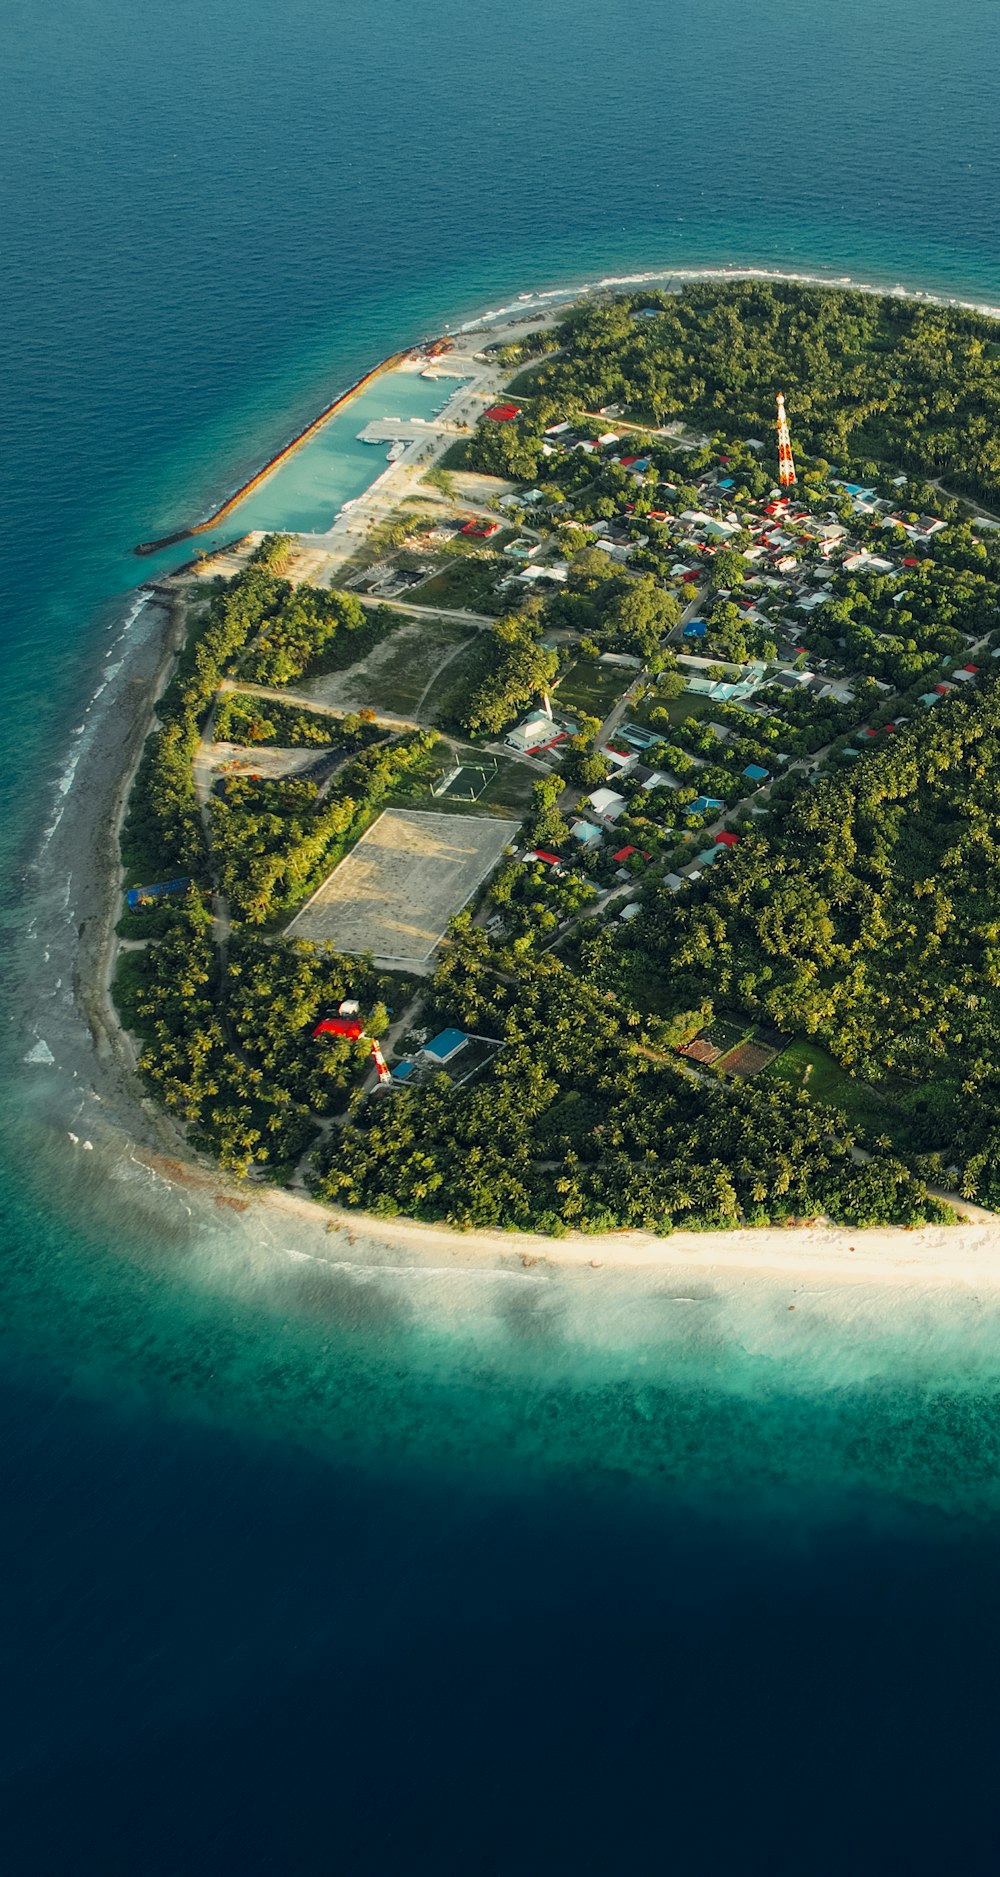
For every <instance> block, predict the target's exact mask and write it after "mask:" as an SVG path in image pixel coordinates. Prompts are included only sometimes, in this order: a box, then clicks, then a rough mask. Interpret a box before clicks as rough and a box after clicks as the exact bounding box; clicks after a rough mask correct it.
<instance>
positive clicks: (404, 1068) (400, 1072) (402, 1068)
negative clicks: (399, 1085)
mask: <svg viewBox="0 0 1000 1877" xmlns="http://www.w3.org/2000/svg"><path fill="white" fill-rule="evenodd" d="M415 1067H416V1064H415V1063H412V1062H400V1063H397V1064H396V1067H395V1068H394V1070H393V1072H392V1079H393V1081H394V1082H406V1081H408V1080H409V1078H410V1076H411V1075H412V1074H413V1071H414V1069H415Z"/></svg>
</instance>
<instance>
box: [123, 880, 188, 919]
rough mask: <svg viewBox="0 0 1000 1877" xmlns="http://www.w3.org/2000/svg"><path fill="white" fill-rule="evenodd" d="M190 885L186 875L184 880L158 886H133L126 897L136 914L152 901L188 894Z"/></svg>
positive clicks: (166, 882) (171, 881)
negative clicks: (138, 909) (137, 910)
mask: <svg viewBox="0 0 1000 1877" xmlns="http://www.w3.org/2000/svg"><path fill="white" fill-rule="evenodd" d="M190 884H191V881H190V879H189V878H188V876H187V875H186V874H185V876H184V878H183V879H182V880H161V881H159V882H158V884H157V885H156V886H133V887H131V888H130V889H129V891H128V893H127V894H126V895H125V897H126V900H127V902H128V905H129V907H130V909H131V910H132V911H133V912H134V911H135V910H136V908H137V907H139V906H142V905H143V904H146V905H148V904H149V903H150V901H152V900H158V899H170V898H171V896H172V895H173V894H174V893H186V892H187V890H188V887H189V886H190Z"/></svg>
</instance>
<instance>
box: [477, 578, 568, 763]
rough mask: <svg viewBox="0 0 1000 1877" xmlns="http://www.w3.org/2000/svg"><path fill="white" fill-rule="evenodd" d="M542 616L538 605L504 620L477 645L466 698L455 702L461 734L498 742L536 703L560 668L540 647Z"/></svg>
mask: <svg viewBox="0 0 1000 1877" xmlns="http://www.w3.org/2000/svg"><path fill="white" fill-rule="evenodd" d="M542 623H543V615H542V610H541V607H540V606H539V605H538V604H537V603H533V604H532V603H529V605H528V606H526V607H525V608H524V610H523V611H522V612H519V613H509V614H508V615H507V617H506V618H505V619H500V620H498V621H497V623H496V625H495V626H494V627H492V629H491V630H490V631H489V632H488V633H486V632H483V633H481V634H480V637H479V640H478V641H477V655H478V656H477V660H476V665H475V666H474V668H473V670H472V671H471V672H469V673H467V684H466V687H465V689H464V695H463V696H462V697H461V698H460V699H457V700H456V703H457V716H458V721H459V723H460V724H461V725H462V727H463V729H466V730H473V731H477V730H478V731H481V732H485V733H486V734H487V735H488V736H496V735H497V734H498V732H499V731H501V730H506V729H507V728H508V727H509V725H510V724H512V723H513V722H514V720H515V718H516V717H519V716H520V715H521V713H522V712H523V711H524V710H525V709H526V708H527V707H528V706H529V705H531V704H536V703H537V702H538V697H539V693H540V692H541V691H543V690H545V689H546V688H547V687H548V686H549V685H550V684H551V682H552V679H553V678H554V676H555V674H556V671H557V669H558V665H559V659H558V657H557V655H556V653H555V652H547V651H545V650H544V649H543V647H542V646H541V645H540V644H539V639H540V638H541V634H542Z"/></svg>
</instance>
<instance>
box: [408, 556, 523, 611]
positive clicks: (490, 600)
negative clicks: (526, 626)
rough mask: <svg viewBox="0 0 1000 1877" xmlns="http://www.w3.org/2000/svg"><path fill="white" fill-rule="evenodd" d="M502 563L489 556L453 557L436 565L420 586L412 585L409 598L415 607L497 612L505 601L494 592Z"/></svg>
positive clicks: (503, 565)
mask: <svg viewBox="0 0 1000 1877" xmlns="http://www.w3.org/2000/svg"><path fill="white" fill-rule="evenodd" d="M505 564H506V563H505V562H503V561H501V560H500V559H498V558H494V557H493V556H492V555H490V556H483V557H479V556H472V555H461V556H456V558H455V559H454V560H451V561H449V562H448V563H447V565H446V566H444V567H441V568H439V570H438V572H437V573H436V574H432V575H431V577H430V579H429V580H425V581H424V582H423V583H422V585H421V586H419V587H411V588H410V592H409V598H410V599H411V600H412V601H413V604H414V605H415V606H444V607H447V608H449V609H450V610H456V609H457V610H462V609H463V608H464V609H465V610H466V611H468V612H470V613H491V614H499V613H501V612H502V611H503V609H504V602H503V600H502V598H501V596H500V594H499V593H495V592H494V591H493V589H494V587H495V586H496V583H497V581H498V580H499V579H500V577H501V575H502V573H503V571H504V567H505Z"/></svg>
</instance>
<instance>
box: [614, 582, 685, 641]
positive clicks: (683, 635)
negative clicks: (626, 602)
mask: <svg viewBox="0 0 1000 1877" xmlns="http://www.w3.org/2000/svg"><path fill="white" fill-rule="evenodd" d="M602 590H603V589H602ZM707 633H708V626H707V623H706V622H705V620H704V619H689V620H688V623H687V625H686V626H685V627H684V631H683V634H682V637H683V638H685V639H704V638H705V637H706V635H707Z"/></svg>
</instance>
